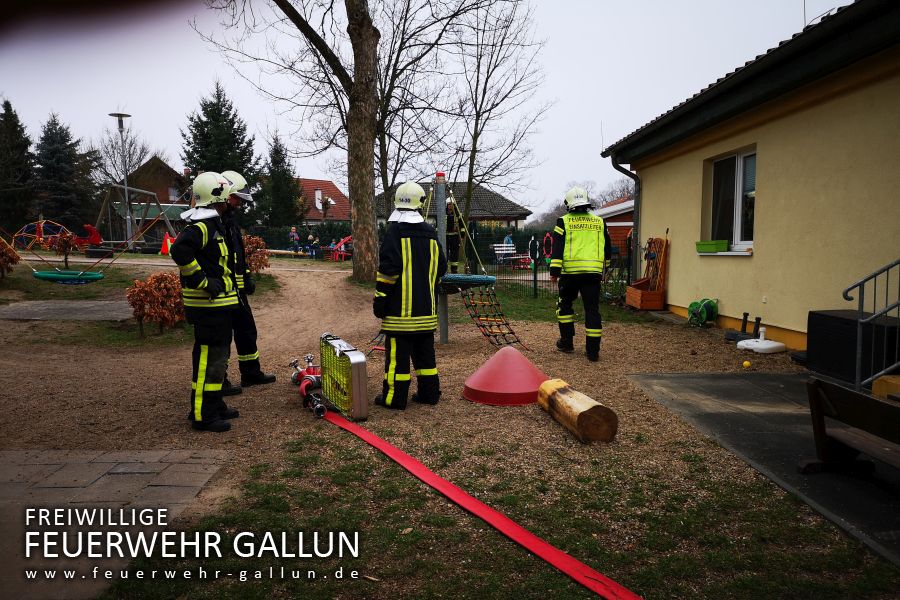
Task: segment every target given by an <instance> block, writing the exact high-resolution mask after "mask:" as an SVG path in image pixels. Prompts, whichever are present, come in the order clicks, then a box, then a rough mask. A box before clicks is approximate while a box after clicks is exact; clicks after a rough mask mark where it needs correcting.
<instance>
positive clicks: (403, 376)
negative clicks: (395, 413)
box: [381, 331, 441, 409]
mask: <svg viewBox="0 0 900 600" xmlns="http://www.w3.org/2000/svg"><path fill="white" fill-rule="evenodd" d="M410 358H412V364H413V368H415V370H416V379H417V380H418V392H417V393H418V394H419V400H420V401H422V402H425V403H428V404H433V403H435V402H437V401H438V398H439V397H440V394H441V391H440V390H441V384H440V380H439V379H438V370H437V361H436V360H435V356H434V332H433V331H425V332H422V333H410V334H399V335H397V334H395V333H392V332H385V334H384V382H383V384H382V386H381V397H382V399H383V401H384V404H385V406H389V407H391V408H397V409H403V408H406V400H407V396H408V395H409V383H410V371H409V360H410Z"/></svg>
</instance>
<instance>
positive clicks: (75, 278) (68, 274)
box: [32, 271, 103, 285]
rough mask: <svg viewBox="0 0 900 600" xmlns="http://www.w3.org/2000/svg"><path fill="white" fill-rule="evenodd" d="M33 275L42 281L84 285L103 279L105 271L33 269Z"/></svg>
mask: <svg viewBox="0 0 900 600" xmlns="http://www.w3.org/2000/svg"><path fill="white" fill-rule="evenodd" d="M32 275H34V277H35V278H36V279H40V280H42V281H52V282H53V283H61V284H64V285H83V284H85V283H93V282H95V281H100V280H101V279H103V273H99V272H97V271H85V272H81V271H33V272H32Z"/></svg>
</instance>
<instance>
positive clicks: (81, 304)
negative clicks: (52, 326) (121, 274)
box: [0, 300, 134, 321]
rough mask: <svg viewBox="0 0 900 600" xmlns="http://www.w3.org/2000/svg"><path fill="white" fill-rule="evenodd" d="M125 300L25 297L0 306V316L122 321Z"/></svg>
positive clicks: (125, 313)
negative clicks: (22, 299)
mask: <svg viewBox="0 0 900 600" xmlns="http://www.w3.org/2000/svg"><path fill="white" fill-rule="evenodd" d="M133 312H134V311H132V309H131V306H129V305H128V302H127V301H126V300H26V301H24V302H11V303H10V304H7V305H6V306H0V319H13V320H18V321H125V320H127V319H130V318H131V317H132V314H133Z"/></svg>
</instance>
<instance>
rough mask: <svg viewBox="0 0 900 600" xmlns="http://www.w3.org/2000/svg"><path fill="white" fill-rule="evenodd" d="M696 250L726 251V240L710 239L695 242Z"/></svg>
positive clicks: (705, 251)
mask: <svg viewBox="0 0 900 600" xmlns="http://www.w3.org/2000/svg"><path fill="white" fill-rule="evenodd" d="M696 244H697V252H702V253H709V252H728V240H710V241H706V242H696Z"/></svg>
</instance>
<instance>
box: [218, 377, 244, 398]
mask: <svg viewBox="0 0 900 600" xmlns="http://www.w3.org/2000/svg"><path fill="white" fill-rule="evenodd" d="M243 391H244V390H243V389H242V388H241V386H239V385H234V384H233V383H231V382H230V381H228V377H227V376H226V377H225V381H223V382H222V395H223V396H237V395H238V394H240V393H242V392H243Z"/></svg>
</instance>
